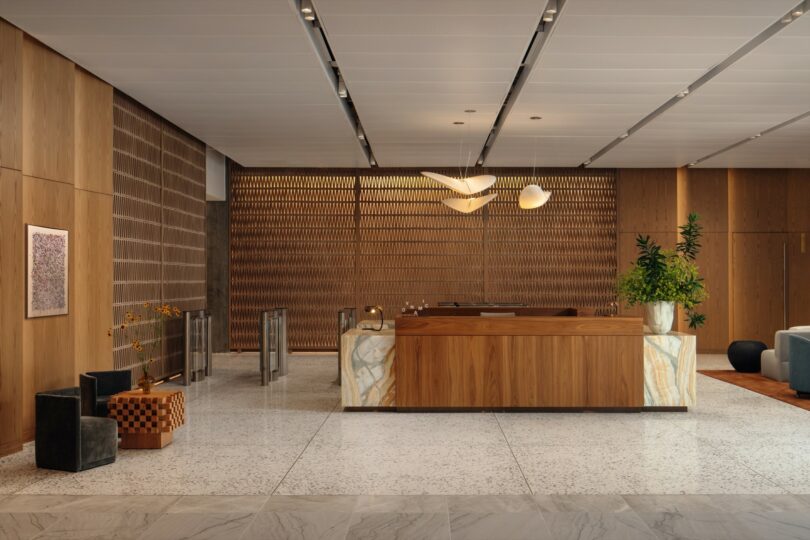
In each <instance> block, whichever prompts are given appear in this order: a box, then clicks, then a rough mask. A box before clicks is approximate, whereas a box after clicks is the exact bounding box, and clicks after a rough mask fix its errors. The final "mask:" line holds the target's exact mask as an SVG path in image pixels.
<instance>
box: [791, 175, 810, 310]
mask: <svg viewBox="0 0 810 540" xmlns="http://www.w3.org/2000/svg"><path fill="white" fill-rule="evenodd" d="M808 209H810V170H808V169H790V170H789V171H788V177H787V230H788V232H789V239H788V264H789V267H788V326H803V325H808V324H810V286H808V276H810V210H808Z"/></svg>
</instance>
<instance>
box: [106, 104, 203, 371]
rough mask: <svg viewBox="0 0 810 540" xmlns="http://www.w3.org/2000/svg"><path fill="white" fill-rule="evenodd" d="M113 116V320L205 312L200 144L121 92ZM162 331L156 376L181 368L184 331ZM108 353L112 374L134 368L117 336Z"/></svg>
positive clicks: (171, 328)
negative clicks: (152, 309)
mask: <svg viewBox="0 0 810 540" xmlns="http://www.w3.org/2000/svg"><path fill="white" fill-rule="evenodd" d="M113 111H114V116H113V190H114V196H113V236H114V265H115V267H114V268H115V269H114V275H113V286H114V302H115V304H114V313H115V318H116V321H120V320H121V319H122V318H123V316H124V314H125V313H126V311H127V310H131V309H135V310H137V309H138V308H139V306H141V304H143V303H144V302H152V303H171V304H173V305H177V306H178V307H180V308H181V309H184V310H190V309H204V308H205V302H206V298H205V297H206V293H205V145H204V144H202V143H201V142H199V141H197V140H195V139H193V138H192V137H190V136H188V135H186V134H185V133H183V132H182V131H180V130H179V129H177V128H176V127H174V126H173V125H171V124H169V123H168V122H167V121H165V120H163V119H162V118H161V117H159V116H157V115H155V114H154V113H152V112H151V111H149V110H148V109H146V108H145V107H143V106H141V105H140V104H138V103H137V102H135V101H133V100H131V99H130V98H128V97H126V96H124V95H123V94H119V93H116V95H115V99H114V106H113ZM166 333H167V339H166V341H165V343H164V346H163V354H162V355H161V358H160V360H158V361H157V362H156V363H155V365H154V366H153V368H152V369H153V373H154V374H155V376H158V377H162V376H165V375H169V374H172V373H176V372H178V371H180V370H181V369H182V325H181V324H180V323H179V321H175V322H174V323H173V324H170V325H169V326H168V328H167V332H166ZM148 341H149V340H147V342H148ZM113 347H114V349H113V351H114V354H113V357H114V364H115V367H116V369H124V368H128V367H133V366H135V365H136V364H137V362H138V359H137V357H136V356H135V355H134V354H133V351H132V350H131V349H130V348H129V343H126V342H125V340H124V339H123V336H122V335H121V333H120V332H116V333H115V335H114V342H113Z"/></svg>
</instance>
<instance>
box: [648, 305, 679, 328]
mask: <svg viewBox="0 0 810 540" xmlns="http://www.w3.org/2000/svg"><path fill="white" fill-rule="evenodd" d="M644 312H645V313H646V315H647V326H649V327H650V331H651V332H652V333H653V334H667V333H669V331H670V330H672V321H673V320H674V319H675V302H652V303H650V304H644Z"/></svg>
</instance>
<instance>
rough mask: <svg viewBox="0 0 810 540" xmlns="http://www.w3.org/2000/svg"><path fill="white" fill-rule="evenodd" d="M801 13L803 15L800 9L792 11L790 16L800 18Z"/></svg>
mask: <svg viewBox="0 0 810 540" xmlns="http://www.w3.org/2000/svg"><path fill="white" fill-rule="evenodd" d="M802 13H804V10H802V9H794V10H793V13H791V15H793V16H794V17H801V16H802Z"/></svg>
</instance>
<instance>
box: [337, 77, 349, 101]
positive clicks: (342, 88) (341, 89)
mask: <svg viewBox="0 0 810 540" xmlns="http://www.w3.org/2000/svg"><path fill="white" fill-rule="evenodd" d="M337 90H338V95H339V96H340V97H342V98H343V99H346V98H347V97H349V90H348V89H347V88H346V81H344V80H343V75H338V88H337Z"/></svg>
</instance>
